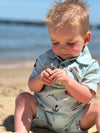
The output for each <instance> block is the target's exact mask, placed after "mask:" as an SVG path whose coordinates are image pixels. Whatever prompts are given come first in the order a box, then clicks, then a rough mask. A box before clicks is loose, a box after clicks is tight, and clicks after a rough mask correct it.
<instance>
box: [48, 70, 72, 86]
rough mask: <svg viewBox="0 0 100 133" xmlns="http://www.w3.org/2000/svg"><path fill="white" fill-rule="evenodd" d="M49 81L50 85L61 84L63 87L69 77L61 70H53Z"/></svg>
mask: <svg viewBox="0 0 100 133" xmlns="http://www.w3.org/2000/svg"><path fill="white" fill-rule="evenodd" d="M49 79H50V80H52V83H58V82H61V83H62V84H63V85H66V83H67V81H68V79H69V76H68V74H67V73H66V71H65V70H63V69H54V70H53V71H52V75H51V76H50V78H49Z"/></svg>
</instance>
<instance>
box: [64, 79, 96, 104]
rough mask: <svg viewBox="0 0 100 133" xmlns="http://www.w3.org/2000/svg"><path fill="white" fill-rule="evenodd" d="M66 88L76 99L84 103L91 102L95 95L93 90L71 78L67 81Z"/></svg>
mask: <svg viewBox="0 0 100 133" xmlns="http://www.w3.org/2000/svg"><path fill="white" fill-rule="evenodd" d="M65 87H66V88H67V90H68V91H69V93H70V94H71V95H72V96H73V97H74V98H75V99H77V100H78V101H80V102H82V103H88V102H90V101H91V100H92V98H93V97H94V95H95V92H94V91H93V90H91V89H89V88H88V87H87V86H85V85H82V84H80V83H79V82H77V81H76V80H75V79H73V78H71V77H69V79H68V80H67V82H66V85H65Z"/></svg>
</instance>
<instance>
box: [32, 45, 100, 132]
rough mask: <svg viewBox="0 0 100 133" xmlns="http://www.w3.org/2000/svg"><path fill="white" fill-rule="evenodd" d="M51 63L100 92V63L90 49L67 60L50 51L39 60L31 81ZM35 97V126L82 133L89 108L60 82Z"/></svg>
mask: <svg viewBox="0 0 100 133" xmlns="http://www.w3.org/2000/svg"><path fill="white" fill-rule="evenodd" d="M51 63H53V65H54V66H55V67H56V68H60V69H64V70H65V71H66V72H67V73H68V75H70V76H71V77H72V78H74V79H75V80H76V81H77V82H79V83H80V84H83V85H85V86H87V87H88V88H89V89H92V90H93V91H94V92H95V93H96V92H97V87H98V84H99V79H100V68H99V64H98V62H97V61H96V60H94V59H92V57H91V54H90V52H89V50H88V47H87V46H85V47H84V49H83V51H82V52H81V54H80V55H79V56H78V57H75V58H71V59H66V60H62V59H61V58H60V57H58V56H56V55H55V54H54V52H53V51H52V50H48V51H47V52H45V53H43V54H41V55H40V56H39V57H38V58H37V60H36V62H35V64H34V70H33V72H32V74H31V75H30V78H33V77H36V76H37V75H39V74H40V73H41V72H42V71H43V70H45V69H47V68H50V69H51ZM33 97H34V99H35V101H36V103H37V106H36V110H37V113H36V118H35V119H34V120H33V122H34V124H35V125H37V126H40V127H47V128H49V129H51V130H53V131H55V132H60V133H71V132H77V133H78V132H82V131H81V129H80V120H81V117H82V114H83V111H84V107H85V106H86V105H87V104H85V103H81V102H79V101H77V100H76V99H75V98H74V97H72V96H71V95H70V93H69V92H68V90H67V88H65V86H63V85H62V84H61V83H60V82H58V83H52V84H51V86H47V85H44V86H43V88H42V90H41V91H40V92H35V93H34V95H33Z"/></svg>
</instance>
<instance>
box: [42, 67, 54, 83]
mask: <svg viewBox="0 0 100 133" xmlns="http://www.w3.org/2000/svg"><path fill="white" fill-rule="evenodd" d="M52 72H53V71H52V70H51V69H49V68H48V69H46V70H44V71H42V72H41V74H40V80H41V81H42V82H43V83H44V84H46V85H49V86H50V85H51V83H52V79H50V76H51V75H52Z"/></svg>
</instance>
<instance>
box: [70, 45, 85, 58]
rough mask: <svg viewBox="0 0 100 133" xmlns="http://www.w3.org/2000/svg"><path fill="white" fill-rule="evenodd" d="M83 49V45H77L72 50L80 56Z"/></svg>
mask: <svg viewBox="0 0 100 133" xmlns="http://www.w3.org/2000/svg"><path fill="white" fill-rule="evenodd" d="M82 50H83V47H81V46H78V47H77V46H76V47H74V48H73V49H72V52H73V54H75V55H76V56H78V55H79V54H80V53H81V52H82Z"/></svg>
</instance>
